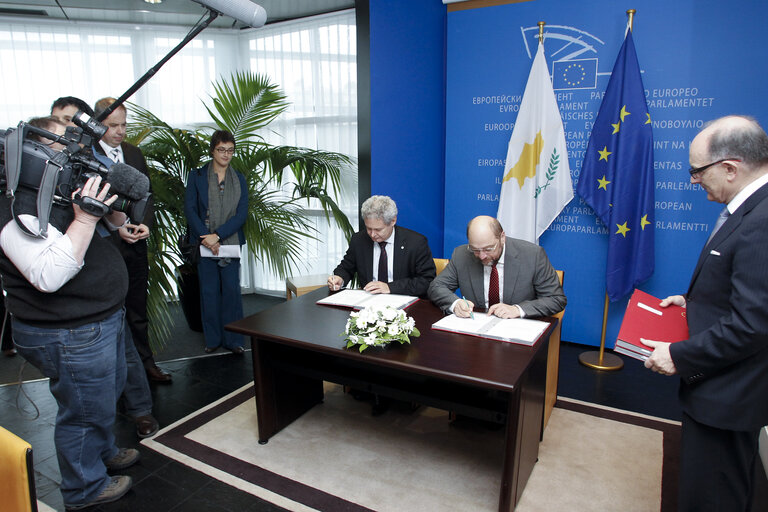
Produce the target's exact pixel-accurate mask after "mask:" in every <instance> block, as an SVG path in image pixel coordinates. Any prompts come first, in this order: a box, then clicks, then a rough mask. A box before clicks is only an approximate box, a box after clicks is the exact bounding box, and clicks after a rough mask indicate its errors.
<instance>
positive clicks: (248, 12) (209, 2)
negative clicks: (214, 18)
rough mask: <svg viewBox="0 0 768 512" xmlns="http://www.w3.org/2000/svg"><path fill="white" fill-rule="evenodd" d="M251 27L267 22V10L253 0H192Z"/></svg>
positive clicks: (257, 26)
mask: <svg viewBox="0 0 768 512" xmlns="http://www.w3.org/2000/svg"><path fill="white" fill-rule="evenodd" d="M192 1H193V2H197V3H198V4H201V5H204V6H205V7H208V8H209V9H211V10H214V11H216V12H218V13H221V14H223V15H225V16H229V17H231V18H235V19H236V20H237V21H239V22H242V23H245V24H246V25H248V26H249V27H253V28H259V27H261V26H263V25H264V24H265V23H266V22H267V11H265V10H264V8H263V7H262V6H260V5H259V4H255V3H253V2H251V0H192Z"/></svg>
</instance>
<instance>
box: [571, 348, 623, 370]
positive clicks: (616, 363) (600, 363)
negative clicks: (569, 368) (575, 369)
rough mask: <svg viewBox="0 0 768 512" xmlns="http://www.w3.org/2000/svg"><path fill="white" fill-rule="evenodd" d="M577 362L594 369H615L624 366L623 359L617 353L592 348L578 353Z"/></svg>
mask: <svg viewBox="0 0 768 512" xmlns="http://www.w3.org/2000/svg"><path fill="white" fill-rule="evenodd" d="M579 362H580V363H581V364H583V365H584V366H588V367H589V368H594V369H595V370H605V371H615V370H621V369H622V368H623V367H624V361H623V360H622V359H621V358H620V357H619V356H617V355H614V354H607V353H605V352H602V353H601V352H600V351H597V350H593V351H590V352H582V353H581V354H579Z"/></svg>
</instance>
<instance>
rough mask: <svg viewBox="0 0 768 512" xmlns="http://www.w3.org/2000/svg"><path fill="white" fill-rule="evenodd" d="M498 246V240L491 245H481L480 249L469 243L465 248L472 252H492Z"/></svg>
mask: <svg viewBox="0 0 768 512" xmlns="http://www.w3.org/2000/svg"><path fill="white" fill-rule="evenodd" d="M498 246H499V242H496V244H495V245H494V246H493V247H483V248H482V249H475V248H474V247H472V246H471V245H468V246H467V250H468V251H469V252H471V253H472V254H480V253H481V252H484V253H485V254H488V253H492V252H493V251H495V250H496V248H497V247H498Z"/></svg>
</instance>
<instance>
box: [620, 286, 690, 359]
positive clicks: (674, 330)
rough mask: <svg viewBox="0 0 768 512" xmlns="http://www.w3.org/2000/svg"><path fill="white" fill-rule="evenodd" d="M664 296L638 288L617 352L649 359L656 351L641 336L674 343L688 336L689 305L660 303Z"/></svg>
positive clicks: (626, 316)
mask: <svg viewBox="0 0 768 512" xmlns="http://www.w3.org/2000/svg"><path fill="white" fill-rule="evenodd" d="M660 302H661V299H658V298H656V297H654V296H653V295H649V294H647V293H645V292H643V291H640V290H635V291H634V293H633V294H632V297H631V298H630V299H629V304H627V311H626V312H625V313H624V320H623V321H622V322H621V328H620V329H619V336H618V338H617V339H616V346H615V347H614V349H613V350H614V352H618V353H620V354H624V355H626V356H629V357H634V358H635V359H640V360H641V361H645V360H646V359H648V356H650V355H651V352H653V350H652V349H651V348H650V347H648V346H646V345H643V343H642V342H641V341H640V338H645V339H647V340H656V341H666V342H670V343H674V342H676V341H682V340H687V339H688V322H687V320H686V318H685V308H684V307H680V306H675V305H672V306H669V307H666V308H662V307H660V306H659V303H660Z"/></svg>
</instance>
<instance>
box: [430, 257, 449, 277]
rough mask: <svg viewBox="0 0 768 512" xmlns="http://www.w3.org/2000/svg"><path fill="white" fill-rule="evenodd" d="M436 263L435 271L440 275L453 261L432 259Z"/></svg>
mask: <svg viewBox="0 0 768 512" xmlns="http://www.w3.org/2000/svg"><path fill="white" fill-rule="evenodd" d="M432 259H433V260H434V261H435V270H437V275H440V272H442V271H443V269H444V268H445V267H446V265H448V262H449V261H451V260H449V259H447V258H432Z"/></svg>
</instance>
